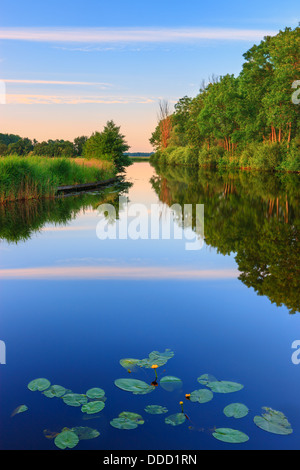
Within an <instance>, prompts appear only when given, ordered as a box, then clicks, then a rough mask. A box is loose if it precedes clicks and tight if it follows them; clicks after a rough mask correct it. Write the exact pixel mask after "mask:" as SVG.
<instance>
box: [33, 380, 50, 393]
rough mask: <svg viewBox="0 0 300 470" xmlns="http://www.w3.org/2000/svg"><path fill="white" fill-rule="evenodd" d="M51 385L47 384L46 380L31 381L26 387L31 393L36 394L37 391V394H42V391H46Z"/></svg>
mask: <svg viewBox="0 0 300 470" xmlns="http://www.w3.org/2000/svg"><path fill="white" fill-rule="evenodd" d="M50 385H51V383H50V382H49V380H48V379H34V380H32V381H31V382H29V384H28V385H27V387H28V388H29V390H31V391H32V392H36V391H37V390H38V391H39V392H43V391H44V390H46V389H47V388H49V387H50Z"/></svg>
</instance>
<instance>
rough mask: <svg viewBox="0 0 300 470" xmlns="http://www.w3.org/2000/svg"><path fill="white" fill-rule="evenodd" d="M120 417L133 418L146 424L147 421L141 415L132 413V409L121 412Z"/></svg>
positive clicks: (136, 421) (137, 422) (138, 422)
mask: <svg viewBox="0 0 300 470" xmlns="http://www.w3.org/2000/svg"><path fill="white" fill-rule="evenodd" d="M119 418H126V419H131V421H134V422H135V423H136V424H144V422H145V421H144V420H143V417H142V416H141V415H138V414H137V413H131V412H130V411H122V413H120V414H119Z"/></svg>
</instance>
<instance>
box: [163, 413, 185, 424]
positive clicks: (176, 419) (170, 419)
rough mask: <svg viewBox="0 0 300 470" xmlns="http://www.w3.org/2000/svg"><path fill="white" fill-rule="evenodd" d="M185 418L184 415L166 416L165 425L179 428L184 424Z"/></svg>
mask: <svg viewBox="0 0 300 470" xmlns="http://www.w3.org/2000/svg"><path fill="white" fill-rule="evenodd" d="M185 420H186V416H185V414H184V413H175V414H174V415H170V416H167V417H166V418H165V423H166V424H170V425H171V426H179V425H180V424H182V423H184V422H185Z"/></svg>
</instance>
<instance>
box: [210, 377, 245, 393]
mask: <svg viewBox="0 0 300 470" xmlns="http://www.w3.org/2000/svg"><path fill="white" fill-rule="evenodd" d="M206 386H207V387H208V388H210V389H211V390H212V391H213V392H215V393H233V392H238V391H239V390H242V388H244V385H241V384H239V383H236V382H228V381H227V380H220V381H216V382H208V383H207V384H206Z"/></svg>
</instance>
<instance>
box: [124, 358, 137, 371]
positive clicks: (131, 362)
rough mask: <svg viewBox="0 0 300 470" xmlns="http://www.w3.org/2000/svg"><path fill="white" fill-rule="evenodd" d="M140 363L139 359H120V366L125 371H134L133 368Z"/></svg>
mask: <svg viewBox="0 0 300 470" xmlns="http://www.w3.org/2000/svg"><path fill="white" fill-rule="evenodd" d="M139 362H140V359H131V358H126V359H121V360H120V364H121V366H122V367H124V369H126V370H134V368H135V367H136V366H137V364H138V363H139Z"/></svg>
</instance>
